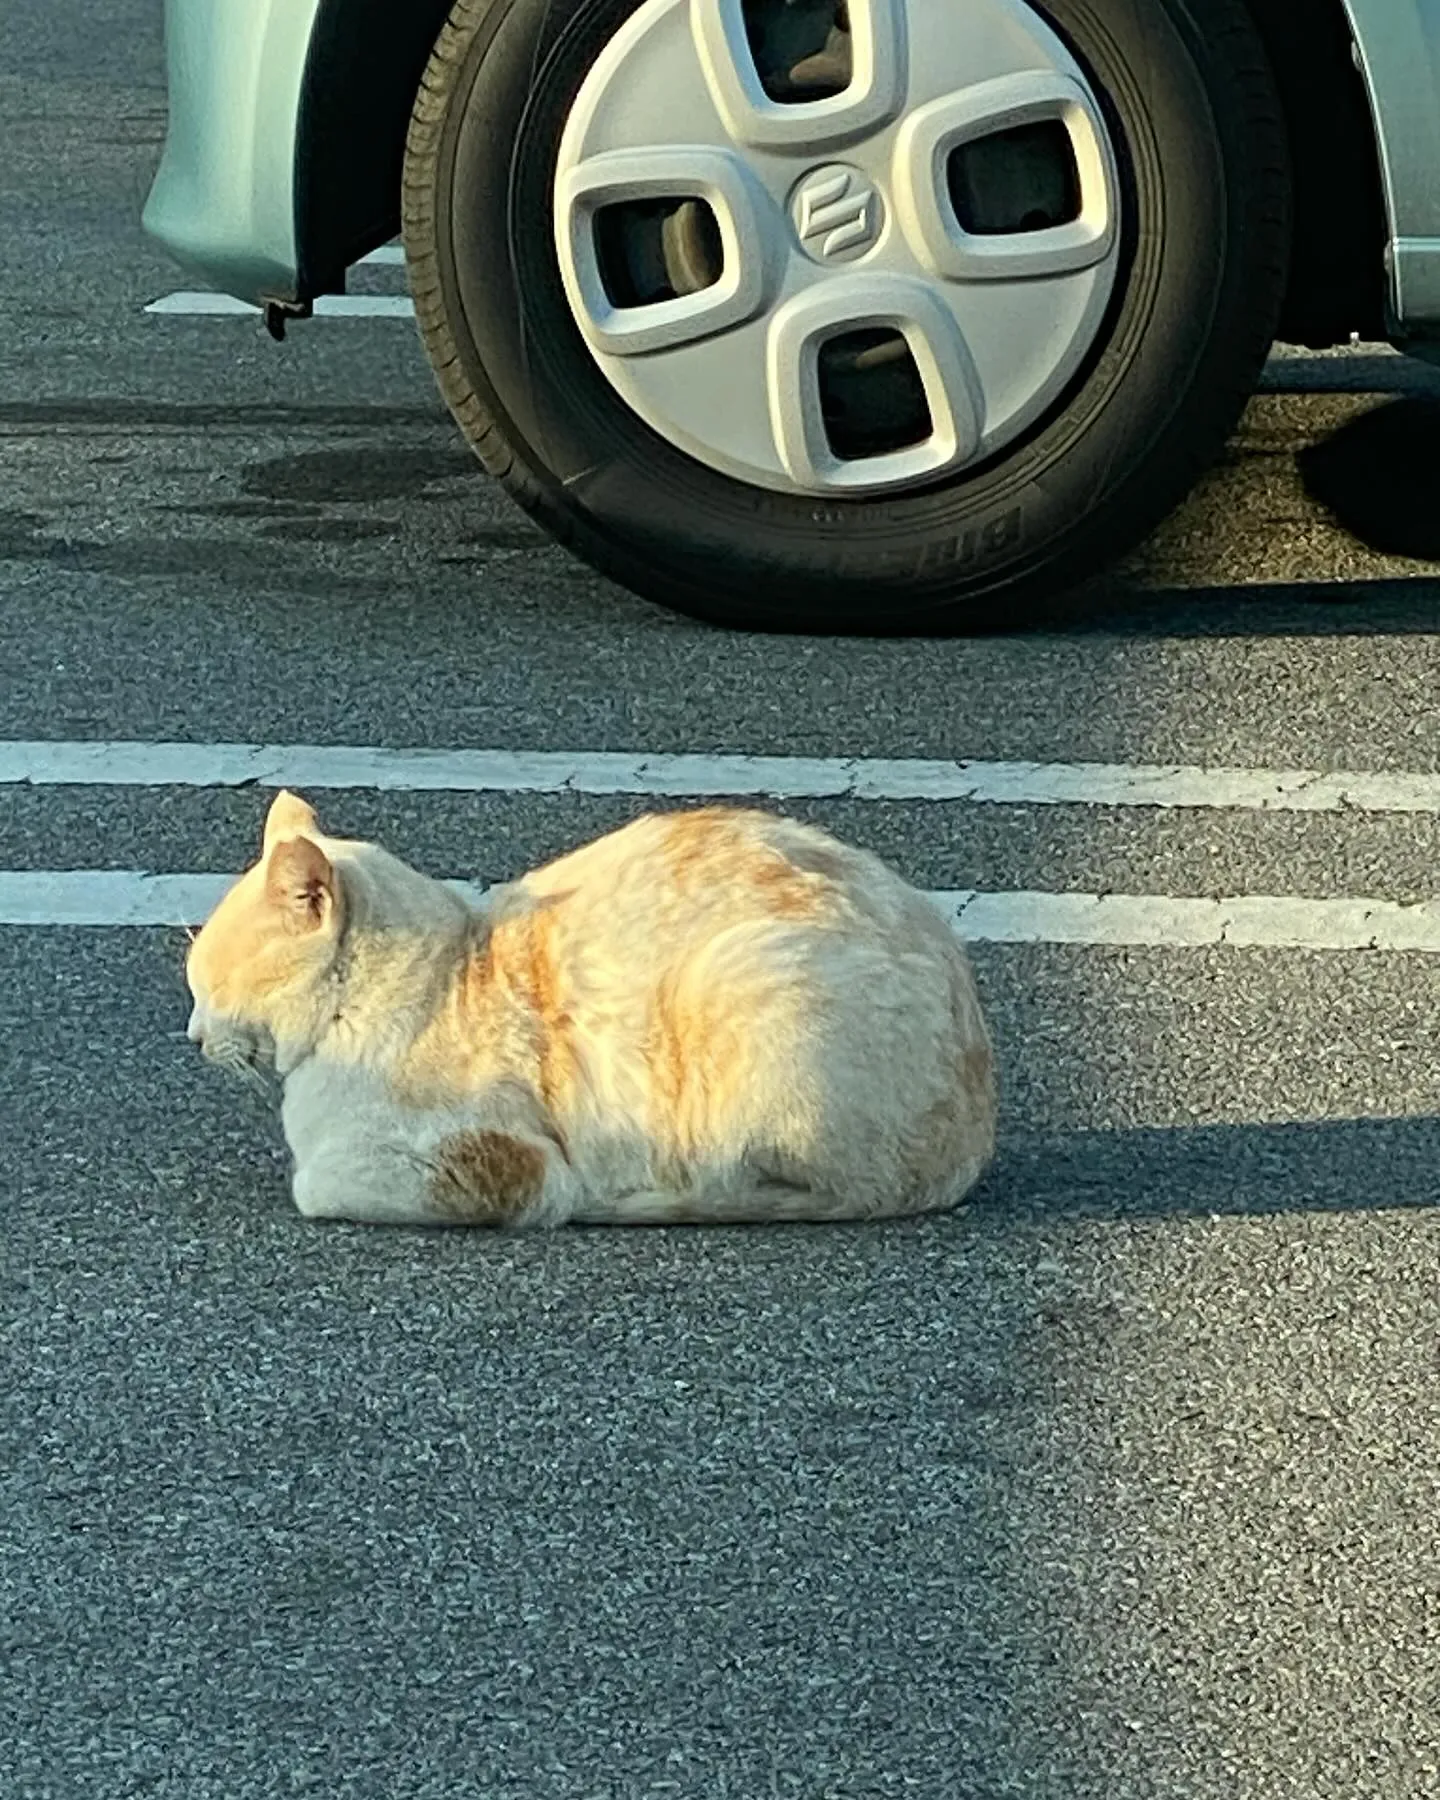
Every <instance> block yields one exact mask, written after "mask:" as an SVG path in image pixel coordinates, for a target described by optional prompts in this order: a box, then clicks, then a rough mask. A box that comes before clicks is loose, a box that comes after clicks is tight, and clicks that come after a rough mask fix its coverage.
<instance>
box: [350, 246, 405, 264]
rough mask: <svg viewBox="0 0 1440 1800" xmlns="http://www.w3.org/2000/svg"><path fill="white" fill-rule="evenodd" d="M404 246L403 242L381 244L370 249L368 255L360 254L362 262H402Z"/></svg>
mask: <svg viewBox="0 0 1440 1800" xmlns="http://www.w3.org/2000/svg"><path fill="white" fill-rule="evenodd" d="M404 260H405V246H404V245H403V244H382V245H381V246H380V248H379V249H378V250H372V251H371V252H370V254H369V255H368V256H362V257H361V258H360V261H361V262H362V263H372V264H382V265H383V264H385V263H403V262H404Z"/></svg>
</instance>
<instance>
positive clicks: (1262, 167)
mask: <svg viewBox="0 0 1440 1800" xmlns="http://www.w3.org/2000/svg"><path fill="white" fill-rule="evenodd" d="M638 3H639V0H456V4H455V6H454V7H453V9H452V11H451V13H450V17H449V20H448V22H447V24H446V26H445V28H444V30H443V32H442V33H441V36H440V39H439V41H438V43H437V44H436V46H435V50H434V53H433V55H432V56H431V59H430V63H429V67H428V68H427V70H426V72H425V77H424V81H423V83H422V85H421V88H420V92H419V95H418V96H417V99H416V102H415V109H414V114H413V117H412V120H411V126H410V135H409V142H408V145H407V150H406V159H405V177H404V204H403V212H404V231H405V247H406V254H407V258H408V261H409V264H410V278H411V285H412V289H413V292H414V295H415V303H416V309H417V313H418V317H419V322H420V330H421V333H422V336H423V339H424V342H425V346H426V349H427V351H428V353H429V356H430V359H431V362H432V363H433V365H434V368H435V371H436V374H437V377H438V379H439V383H440V388H441V391H442V393H443V394H444V396H445V399H446V401H447V403H448V404H449V406H450V409H451V411H452V412H453V413H454V415H455V417H456V419H457V420H458V421H459V423H460V426H461V429H462V430H463V431H464V433H465V435H466V437H467V438H468V439H469V441H470V443H471V444H472V445H473V446H474V448H475V450H476V451H477V453H478V454H479V456H480V459H481V461H482V462H483V463H484V464H485V466H486V468H487V469H489V470H490V472H491V473H492V474H493V475H495V476H497V477H498V478H499V479H500V480H501V481H502V482H504V484H505V485H506V487H507V488H508V489H509V490H510V492H511V493H512V494H513V495H514V497H515V498H516V499H517V500H518V501H519V503H520V504H521V505H522V506H523V507H525V508H526V510H527V511H528V512H530V513H531V514H533V515H534V517H535V518H537V519H538V520H539V521H540V522H541V523H542V524H543V525H544V526H545V527H546V528H547V530H549V531H550V532H551V533H552V534H553V535H554V536H555V537H556V538H558V539H559V540H560V541H561V542H562V543H564V544H566V545H568V546H569V547H570V548H571V549H572V550H574V551H576V552H577V553H578V554H579V555H580V556H582V557H584V558H585V559H586V560H587V561H588V562H590V563H592V564H593V565H594V566H595V567H597V568H599V569H601V570H603V571H604V572H605V573H606V574H609V575H612V576H614V577H615V578H616V579H618V580H619V581H621V582H623V583H624V584H625V585H627V586H628V587H630V588H632V589H633V590H635V591H636V592H638V593H640V594H644V595H647V596H648V597H650V598H651V599H654V600H657V601H659V602H661V603H662V604H664V605H667V606H671V607H674V608H676V609H678V610H680V611H682V612H685V613H689V614H692V615H694V616H697V617H700V618H704V619H708V620H711V621H714V622H716V623H720V624H726V625H739V626H745V627H749V628H752V629H761V630H802V631H820V632H834V631H858V632H866V633H872V634H873V633H894V632H901V631H911V632H913V631H924V632H943V631H957V630H960V631H963V630H974V629H979V628H983V627H990V626H993V625H995V624H1001V623H1009V622H1012V621H1019V620H1021V619H1023V618H1024V617H1025V616H1027V615H1029V614H1032V613H1033V612H1034V611H1035V610H1036V608H1037V606H1038V605H1039V603H1041V602H1042V601H1043V600H1044V599H1045V598H1047V597H1049V596H1051V595H1054V594H1056V593H1057V592H1059V591H1062V590H1063V589H1064V588H1066V587H1068V586H1070V585H1072V584H1073V583H1074V582H1075V581H1077V580H1078V579H1080V578H1082V577H1084V576H1086V575H1088V574H1090V573H1092V572H1093V571H1094V570H1095V569H1097V568H1098V567H1100V566H1101V565H1103V564H1104V563H1105V562H1107V561H1108V560H1110V559H1112V558H1113V557H1115V556H1117V555H1118V554H1120V553H1121V552H1122V551H1124V550H1126V549H1128V548H1129V547H1130V546H1131V545H1133V544H1134V543H1135V542H1137V541H1138V540H1139V539H1140V538H1141V537H1142V536H1143V535H1144V534H1145V533H1146V532H1147V531H1149V530H1150V529H1151V528H1152V527H1153V526H1154V525H1156V524H1157V523H1158V522H1159V521H1160V519H1161V518H1163V517H1164V515H1165V514H1166V513H1167V512H1169V511H1170V510H1171V508H1172V507H1174V506H1175V505H1176V504H1177V503H1178V502H1179V501H1180V500H1181V499H1182V498H1183V496H1184V495H1185V493H1186V492H1187V491H1188V490H1189V488H1190V487H1191V485H1192V484H1193V483H1194V481H1195V480H1196V479H1197V477H1198V476H1199V475H1200V474H1202V473H1203V472H1204V470H1205V469H1206V468H1207V467H1208V466H1209V464H1210V463H1211V462H1212V461H1213V460H1214V459H1215V458H1216V457H1217V456H1218V455H1219V453H1220V451H1221V449H1222V447H1223V445H1224V441H1225V439H1226V437H1227V436H1228V434H1229V433H1230V431H1231V430H1232V429H1233V427H1234V425H1235V422H1236V420H1237V419H1238V417H1239V415H1240V412H1241V410H1242V408H1243V406H1244V404H1245V402H1246V400H1247V399H1248V397H1249V395H1250V394H1251V392H1252V391H1253V388H1254V384H1255V380H1256V377H1257V375H1258V373H1259V370H1260V368H1261V366H1262V364H1263V361H1264V358H1265V356H1266V353H1267V351H1268V350H1269V347H1270V343H1271V339H1272V337H1273V333H1274V327H1275V322H1276V319H1277V317H1278V314H1279V309H1280V303H1281V298H1282V294H1283V290H1284V285H1285V273H1286V268H1287V263H1288V254H1289V191H1290V184H1289V172H1288V169H1287V166H1286V156H1285V136H1284V129H1283V125H1282V121H1281V115H1280V108H1279V103H1278V101H1277V99H1276V95H1275V86H1274V81H1273V78H1272V75H1271V72H1270V69H1269V66H1268V64H1267V62H1266V59H1265V53H1264V51H1263V49H1262V48H1261V45H1260V43H1259V40H1258V39H1257V37H1256V34H1255V31H1254V29H1253V27H1252V25H1251V22H1250V17H1249V14H1248V12H1247V11H1246V8H1245V6H1244V4H1243V3H1242V0H1044V4H1043V5H1041V6H1038V7H1037V10H1039V11H1041V12H1042V13H1043V14H1044V16H1045V17H1046V18H1047V19H1048V20H1049V21H1050V22H1051V23H1052V24H1053V25H1054V26H1055V27H1056V29H1057V30H1058V31H1059V32H1060V33H1061V34H1062V36H1063V37H1064V38H1065V39H1066V41H1067V42H1068V43H1069V45H1070V46H1071V48H1072V50H1073V51H1074V53H1075V54H1076V56H1077V57H1078V58H1079V59H1080V60H1081V62H1082V63H1083V65H1084V66H1085V67H1086V69H1087V72H1088V74H1089V76H1090V79H1091V81H1092V83H1093V85H1094V88H1095V91H1096V92H1097V94H1099V95H1100V97H1101V99H1102V103H1103V104H1104V106H1105V108H1106V111H1107V115H1108V119H1109V124H1110V128H1111V132H1112V135H1113V137H1114V141H1115V143H1116V146H1117V153H1118V155H1119V159H1120V163H1121V173H1122V183H1123V187H1124V190H1125V204H1124V211H1125V231H1124V254H1123V261H1122V267H1121V271H1120V275H1119V278H1118V281H1117V292H1116V296H1115V300H1114V302H1113V304H1112V306H1111V309H1110V315H1109V318H1108V320H1107V322H1106V326H1105V329H1104V331H1103V333H1102V336H1101V341H1100V343H1099V344H1098V345H1097V347H1096V350H1095V352H1094V353H1093V354H1092V356H1091V358H1090V360H1089V362H1088V364H1087V366H1086V368H1085V369H1084V370H1082V372H1081V373H1080V375H1079V376H1077V378H1076V380H1075V382H1074V383H1073V384H1072V386H1071V388H1070V390H1069V392H1068V393H1067V395H1066V396H1065V397H1064V398H1063V399H1062V400H1061V402H1060V403H1059V404H1058V405H1057V407H1056V408H1055V409H1054V410H1053V411H1052V413H1051V414H1050V415H1049V417H1048V418H1047V419H1046V420H1044V421H1042V422H1041V424H1040V425H1039V426H1038V427H1037V428H1035V429H1034V430H1032V431H1031V433H1030V434H1029V435H1028V436H1027V437H1026V438H1025V439H1023V440H1022V441H1021V442H1019V443H1017V444H1014V445H1012V446H1010V447H1009V448H1008V449H1007V450H1006V451H1004V452H1003V453H1001V454H1000V455H998V456H997V457H995V458H993V459H992V460H991V461H990V462H989V463H988V464H987V465H986V466H985V467H983V468H981V469H979V470H975V471H962V472H960V473H959V474H957V475H954V476H952V477H950V478H948V479H947V480H945V481H943V482H940V483H937V484H935V485H932V486H930V487H928V488H925V489H923V490H920V491H916V492H910V493H905V494H901V495H899V496H897V497H894V498H885V499H870V500H856V501H841V502H835V501H832V500H829V499H825V500H815V499H809V498H805V497H803V496H798V495H787V494H781V493H774V492H770V491H767V490H764V489H761V488H759V487H754V486H751V485H749V484H747V483H744V482H740V481H736V480H732V479H730V478H729V477H727V476H724V475H721V474H718V473H717V472H715V471H714V470H712V469H709V468H707V467H705V466H704V465H702V464H700V463H698V462H696V461H694V460H693V459H692V458H690V457H687V456H686V455H684V454H683V453H682V452H681V451H679V450H677V449H675V448H674V447H673V446H671V445H670V444H668V443H667V442H666V441H665V440H664V439H662V438H661V437H659V436H658V435H657V434H656V433H655V432H653V431H652V430H651V429H650V428H649V427H648V426H647V425H645V424H644V423H643V422H642V421H641V420H640V419H639V418H638V417H637V416H636V415H635V414H634V413H632V412H631V411H630V409H629V408H628V407H627V406H626V405H625V404H624V403H623V402H622V401H621V399H620V398H619V396H618V395H617V394H616V393H615V391H614V390H613V389H612V388H611V386H610V384H609V383H608V382H607V381H606V380H605V378H604V376H603V375H602V374H601V373H600V371H599V369H598V368H597V367H596V365H595V363H594V361H593V360H592V358H591V356H590V353H589V351H588V350H587V349H586V347H585V344H584V342H583V340H582V339H581V337H580V334H579V331H578V329H577V327H576V325H575V323H574V320H573V318H572V316H571V313H570V309H569V305H568V303H567V301H566V299H565V295H564V291H563V289H562V286H561V282H560V273H559V267H558V263H557V260H556V256H555V251H554V247H553V238H552V200H551V194H552V189H553V175H554V164H555V157H556V152H557V147H558V144H559V138H560V133H561V131H562V129H563V126H564V122H565V119H566V117H567V115H568V113H569V110H570V107H571V105H572V103H573V99H574V95H575V93H576V91H577V89H578V88H579V86H580V83H581V82H582V81H583V79H584V77H585V75H586V73H587V72H588V70H589V68H590V67H591V65H592V63H593V61H594V59H595V57H596V55H597V54H598V52H599V50H600V48H601V47H602V46H603V45H604V44H605V43H606V42H608V41H609V39H610V38H611V37H612V36H613V35H614V33H615V31H616V30H617V29H618V27H619V25H620V24H621V23H622V22H623V21H624V19H625V18H626V17H628V15H629V14H630V13H631V12H633V11H634V10H635V8H636V6H637V4H638Z"/></svg>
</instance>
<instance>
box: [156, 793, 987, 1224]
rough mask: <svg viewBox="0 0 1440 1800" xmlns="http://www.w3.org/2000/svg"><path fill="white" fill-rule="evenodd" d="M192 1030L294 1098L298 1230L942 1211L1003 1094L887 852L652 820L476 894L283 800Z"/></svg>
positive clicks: (971, 1013) (681, 818)
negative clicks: (334, 1225) (332, 829)
mask: <svg viewBox="0 0 1440 1800" xmlns="http://www.w3.org/2000/svg"><path fill="white" fill-rule="evenodd" d="M186 973H187V977H188V981H189V985H190V990H191V994H192V997H193V1000H194V1007H193V1010H192V1013H191V1016H190V1025H189V1033H188V1035H189V1037H190V1038H191V1040H192V1041H194V1042H196V1043H198V1044H199V1045H200V1046H201V1048H202V1050H203V1051H204V1053H205V1055H206V1056H207V1057H209V1058H210V1059H211V1060H212V1061H215V1062H218V1063H221V1064H223V1065H228V1066H231V1067H235V1068H241V1069H248V1068H253V1067H263V1066H265V1065H267V1064H268V1065H269V1066H270V1067H272V1068H273V1070H274V1072H275V1073H276V1074H277V1075H278V1076H279V1077H280V1079H281V1080H282V1081H283V1085H284V1097H283V1103H282V1107H281V1117H282V1122H283V1125H284V1130H285V1135H286V1139H287V1141H288V1143H289V1146H290V1150H291V1153H292V1155H293V1158H294V1178H293V1194H294V1200H295V1204H296V1206H297V1207H298V1208H299V1210H300V1211H301V1212H302V1213H303V1214H305V1215H306V1216H307V1217H310V1218H317V1219H320V1218H323V1219H350V1220H361V1221H367V1222H375V1223H403V1224H470V1225H493V1226H552V1225H560V1224H563V1223H565V1222H567V1221H574V1222H577V1223H601V1222H613V1223H631V1224H640V1223H653V1224H664V1223H678V1222H687V1223H703V1222H715V1223H721V1222H727V1221H728V1222H738V1221H751V1220H783V1219H793V1220H836V1219H867V1218H877V1217H880V1216H883V1215H898V1214H907V1213H923V1212H933V1211H939V1210H943V1209H945V1208H949V1207H952V1206H954V1205H955V1204H956V1203H957V1202H958V1201H959V1200H960V1198H961V1197H962V1196H963V1195H964V1194H965V1193H966V1192H967V1191H968V1190H969V1189H970V1188H971V1187H972V1186H973V1185H974V1183H975V1182H976V1181H977V1180H978V1179H979V1177H980V1175H981V1173H982V1172H983V1171H984V1169H985V1168H986V1166H987V1164H988V1163H989V1161H990V1159H991V1156H992V1154H993V1150H994V1143H995V1114H996V1094H995V1078H994V1069H993V1059H992V1055H991V1047H990V1040H989V1036H988V1033H987V1030H986V1026H985V1021H984V1018H983V1016H982V1013H981V1009H980V1003H979V1000H978V997H977V994H976V989H975V983H974V979H973V976H972V974H971V970H970V964H969V961H968V959H967V957H966V955H965V952H964V950H963V949H962V948H961V946H960V944H959V943H958V941H957V940H956V938H955V936H954V934H953V933H952V932H951V931H950V929H949V927H948V926H947V925H946V924H945V922H944V920H942V918H941V917H940V915H939V913H938V912H937V911H936V910H935V909H934V908H933V907H932V906H931V905H930V903H929V902H928V901H927V900H926V899H925V898H924V896H923V895H921V894H919V893H917V892H916V891H915V890H914V889H913V888H911V887H909V886H907V885H906V883H905V882H904V881H902V880H901V878H900V877H899V876H898V875H896V874H895V873H894V872H893V871H892V870H890V869H889V868H888V867H887V866H886V865H885V864H884V863H882V862H881V861H879V859H878V858H876V857H874V856H872V855H870V854H869V853H868V852H866V851H862V850H858V849H854V848H851V847H850V846H848V845H846V844H843V843H841V842H839V841H838V840H836V839H835V838H832V837H830V836H829V835H828V834H826V833H824V832H822V831H818V830H814V829H812V828H811V827H809V826H805V825H801V824H798V823H795V822H793V821H791V820H787V819H784V818H780V817H777V816H774V815H771V814H769V813H764V812H760V811H749V810H739V809H734V808H727V807H718V806H717V807H708V808H705V809H702V810H692V811H685V812H671V813H655V814H648V815H646V816H645V817H643V818H640V819H637V820H636V821H634V823H632V824H629V825H626V826H624V827H622V828H621V829H620V830H618V831H614V832H611V833H610V834H609V835H608V836H605V837H602V838H599V839H598V840H596V841H595V842H593V843H590V844H588V845H586V846H584V847H583V848H581V849H579V850H576V851H574V852H572V853H571V854H570V855H567V856H563V857H561V858H560V859H559V860H558V861H556V862H552V863H550V864H548V865H546V866H545V867H543V868H540V869H538V870H536V871H534V872H533V873H531V874H528V875H525V876H524V877H522V878H521V879H519V880H517V881H514V882H512V883H510V884H508V885H506V886H502V887H499V888H495V889H492V890H490V892H489V893H488V894H487V895H486V896H485V897H484V899H483V900H482V901H481V903H480V904H479V905H478V906H477V905H474V904H472V903H470V902H468V901H467V900H465V899H464V898H462V897H461V896H460V894H458V893H457V892H456V891H455V890H454V889H453V888H452V887H450V886H449V885H447V884H446V883H444V882H440V881H435V880H432V879H430V878H429V877H428V876H426V875H422V874H420V873H419V872H418V871H417V870H415V869H412V868H410V867H409V866H408V865H407V864H405V863H403V862H401V861H400V860H399V859H398V858H397V857H394V856H392V855H390V854H389V853H388V852H386V851H385V850H382V849H380V848H379V847H378V846H376V845H374V844H368V843H362V842H356V841H351V840H346V839H339V838H333V837H328V836H326V835H325V834H324V832H322V831H321V829H320V827H319V825H318V824H317V822H316V816H315V813H314V811H313V810H312V809H311V807H310V806H309V805H307V804H306V802H305V801H304V800H302V799H300V798H299V797H298V796H296V795H294V794H291V793H288V792H281V793H279V794H278V795H277V796H276V798H275V800H274V803H273V804H272V805H271V807H270V810H269V816H268V817H267V819H266V822H265V832H264V843H263V849H262V853H261V857H260V860H259V862H258V863H256V864H255V865H254V867H252V868H251V869H249V870H248V871H247V872H246V873H245V874H244V875H242V876H241V877H240V878H239V879H238V881H237V882H236V883H235V885H234V886H233V887H232V888H231V889H230V890H229V892H228V893H227V894H226V895H225V897H224V898H223V899H222V900H221V902H220V904H219V906H218V907H217V908H216V910H215V911H214V913H213V914H212V915H211V917H210V919H209V920H208V922H207V923H206V924H205V926H204V928H203V929H202V930H201V931H200V932H199V934H198V936H197V937H196V938H195V939H194V942H193V943H192V945H191V947H190V951H189V956H188V961H187V969H186Z"/></svg>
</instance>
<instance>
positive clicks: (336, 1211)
mask: <svg viewBox="0 0 1440 1800" xmlns="http://www.w3.org/2000/svg"><path fill="white" fill-rule="evenodd" d="M290 1191H291V1193H292V1194H293V1196H294V1199H295V1205H296V1206H297V1207H298V1209H299V1210H300V1211H301V1212H302V1213H303V1214H304V1215H305V1217H306V1218H307V1219H349V1220H350V1221H352V1222H353V1223H355V1224H360V1225H433V1224H438V1223H439V1222H440V1221H439V1220H438V1219H437V1218H436V1216H435V1211H434V1208H433V1206H432V1205H431V1202H430V1196H429V1191H428V1188H427V1184H426V1180H425V1172H424V1170H423V1169H422V1168H420V1167H419V1166H417V1164H416V1162H415V1159H414V1158H413V1157H410V1156H405V1155H397V1154H395V1153H394V1152H393V1151H388V1150H385V1149H383V1148H377V1147H374V1146H360V1145H355V1146H350V1147H347V1149H346V1150H345V1151H344V1152H338V1151H336V1150H330V1151H328V1152H321V1153H319V1154H311V1155H309V1156H306V1157H304V1158H303V1159H297V1161H296V1164H295V1174H294V1177H293V1179H292V1181H291V1184H290Z"/></svg>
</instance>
